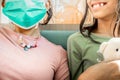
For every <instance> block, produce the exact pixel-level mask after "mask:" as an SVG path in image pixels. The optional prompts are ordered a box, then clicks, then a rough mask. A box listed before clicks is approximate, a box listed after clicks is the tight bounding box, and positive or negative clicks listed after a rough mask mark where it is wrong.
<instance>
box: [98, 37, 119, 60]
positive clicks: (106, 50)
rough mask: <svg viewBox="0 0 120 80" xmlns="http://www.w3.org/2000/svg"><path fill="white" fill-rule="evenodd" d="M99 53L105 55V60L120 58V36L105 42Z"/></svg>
mask: <svg viewBox="0 0 120 80" xmlns="http://www.w3.org/2000/svg"><path fill="white" fill-rule="evenodd" d="M98 54H99V55H102V56H103V61H112V60H120V38H112V39H110V40H109V41H108V42H103V43H102V44H101V45H100V48H99V50H98ZM101 60H102V59H101Z"/></svg>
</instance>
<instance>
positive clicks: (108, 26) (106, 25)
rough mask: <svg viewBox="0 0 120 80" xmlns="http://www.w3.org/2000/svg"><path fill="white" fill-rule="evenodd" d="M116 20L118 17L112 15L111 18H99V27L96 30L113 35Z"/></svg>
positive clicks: (106, 34)
mask: <svg viewBox="0 0 120 80" xmlns="http://www.w3.org/2000/svg"><path fill="white" fill-rule="evenodd" d="M115 22H116V18H114V17H111V18H109V19H98V28H97V30H96V33H98V34H101V35H105V36H113V29H114V27H115Z"/></svg>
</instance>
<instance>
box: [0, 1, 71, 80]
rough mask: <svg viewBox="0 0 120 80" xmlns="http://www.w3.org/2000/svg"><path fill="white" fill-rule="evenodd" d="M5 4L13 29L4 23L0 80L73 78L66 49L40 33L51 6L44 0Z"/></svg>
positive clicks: (48, 16) (5, 13)
mask: <svg viewBox="0 0 120 80" xmlns="http://www.w3.org/2000/svg"><path fill="white" fill-rule="evenodd" d="M2 5H3V9H2V11H3V14H4V15H5V16H6V17H8V18H9V20H10V21H11V22H12V23H11V26H12V29H11V28H9V27H0V45H1V46H0V80H69V71H68V66H67V57H66V51H65V50H64V49H63V48H62V47H61V46H58V45H55V44H53V43H51V42H49V41H48V40H46V39H45V38H44V37H43V36H41V35H40V34H39V29H38V23H39V22H43V23H40V24H47V23H48V21H49V20H50V18H51V16H52V11H51V8H49V9H48V10H47V9H46V7H45V3H44V2H43V0H3V2H2ZM42 20H44V21H42Z"/></svg>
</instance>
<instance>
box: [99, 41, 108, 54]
mask: <svg viewBox="0 0 120 80" xmlns="http://www.w3.org/2000/svg"><path fill="white" fill-rule="evenodd" d="M107 45H108V42H103V43H102V44H101V45H100V47H99V50H98V52H99V53H103V52H104V50H105V48H106V47H107Z"/></svg>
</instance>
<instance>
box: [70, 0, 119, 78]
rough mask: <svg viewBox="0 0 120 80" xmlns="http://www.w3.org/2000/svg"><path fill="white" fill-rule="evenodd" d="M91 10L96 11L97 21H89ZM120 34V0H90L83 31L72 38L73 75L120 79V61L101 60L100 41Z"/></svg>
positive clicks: (87, 0) (71, 69)
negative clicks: (99, 61) (87, 22)
mask: <svg viewBox="0 0 120 80" xmlns="http://www.w3.org/2000/svg"><path fill="white" fill-rule="evenodd" d="M88 10H90V11H91V13H92V15H93V23H92V24H90V25H85V20H86V17H87V12H88ZM119 36H120V0H86V13H85V15H84V18H83V20H82V22H81V24H80V32H77V33H75V34H73V35H71V36H70V38H69V40H68V59H69V68H70V74H71V75H70V76H71V79H72V80H77V79H78V77H79V80H120V71H119V69H118V64H117V63H118V62H119V61H117V62H116V63H114V62H112V63H111V62H104V63H99V64H97V63H98V61H97V59H98V58H99V56H98V55H97V50H98V49H99V45H100V44H101V43H102V42H104V41H108V40H109V39H110V38H112V37H119ZM108 54H109V53H108ZM95 64H96V65H95Z"/></svg>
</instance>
